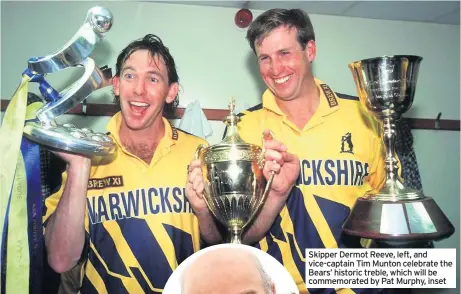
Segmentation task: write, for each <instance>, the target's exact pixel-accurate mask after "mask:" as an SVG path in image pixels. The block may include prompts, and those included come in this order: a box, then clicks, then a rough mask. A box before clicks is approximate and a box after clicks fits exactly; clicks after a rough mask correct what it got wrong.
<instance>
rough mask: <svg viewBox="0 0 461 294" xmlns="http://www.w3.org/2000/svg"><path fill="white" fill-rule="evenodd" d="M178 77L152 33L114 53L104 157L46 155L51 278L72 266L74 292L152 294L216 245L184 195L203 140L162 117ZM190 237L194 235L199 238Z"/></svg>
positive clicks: (207, 223) (209, 225)
mask: <svg viewBox="0 0 461 294" xmlns="http://www.w3.org/2000/svg"><path fill="white" fill-rule="evenodd" d="M178 82H179V78H178V74H177V72H176V66H175V63H174V60H173V57H172V56H171V55H170V53H169V50H168V48H167V47H165V45H164V44H163V43H162V41H161V40H160V38H158V37H157V36H155V35H146V36H145V37H144V38H142V39H139V40H136V41H133V42H132V43H131V44H129V45H128V46H127V47H126V48H125V49H124V50H123V51H122V52H121V53H120V55H119V56H118V58H117V65H116V75H115V77H114V78H113V88H114V94H115V96H116V101H117V102H118V103H119V105H120V109H121V111H120V112H118V113H117V114H115V115H114V116H113V117H112V118H111V120H110V122H109V123H108V130H109V132H110V135H111V136H112V138H113V139H114V141H115V142H116V143H117V147H118V151H117V154H116V155H115V156H114V158H110V159H109V158H91V159H90V158H87V157H84V156H80V155H75V154H70V153H60V152H56V153H57V154H58V155H59V156H60V157H61V158H62V159H63V160H64V161H65V162H66V163H67V169H66V171H65V172H64V173H63V181H62V184H61V187H60V189H59V191H58V192H56V193H54V194H53V195H51V196H50V197H48V198H47V199H46V202H45V205H46V208H47V210H46V214H45V216H44V226H45V242H46V247H47V252H48V261H49V264H50V266H51V267H52V268H53V269H54V270H55V271H56V272H58V273H62V272H66V271H68V270H69V269H71V268H74V266H75V265H77V264H82V267H81V269H82V281H81V290H80V293H161V292H162V290H163V287H164V285H165V283H166V281H167V280H168V278H169V276H170V275H171V273H172V272H173V270H174V269H175V268H176V267H177V266H178V264H180V263H181V262H182V261H183V260H184V259H186V258H187V257H188V256H190V255H192V254H193V253H194V252H196V251H198V250H199V249H200V239H201V237H202V238H203V239H204V240H205V241H206V242H207V243H211V244H213V243H216V242H218V241H219V240H220V236H219V234H217V233H216V228H215V227H214V226H215V224H214V222H213V221H212V217H211V214H210V213H209V212H208V211H206V210H203V211H195V215H194V212H193V211H192V208H191V205H190V204H189V203H188V201H187V200H186V197H185V195H184V193H185V191H184V190H185V187H184V184H185V183H186V173H185V172H181V171H185V170H186V169H187V165H188V163H189V162H190V160H191V158H193V156H194V152H195V150H196V148H197V146H198V145H199V144H206V141H204V140H202V139H200V138H198V137H195V136H192V135H189V134H186V133H185V132H183V131H181V130H179V129H176V128H175V127H174V126H173V125H172V124H170V122H169V121H168V120H167V119H166V118H165V117H163V115H162V114H163V113H165V110H166V108H167V106H168V107H170V109H171V110H173V109H174V107H175V106H176V105H177V99H178V98H177V94H178ZM199 232H200V233H199Z"/></svg>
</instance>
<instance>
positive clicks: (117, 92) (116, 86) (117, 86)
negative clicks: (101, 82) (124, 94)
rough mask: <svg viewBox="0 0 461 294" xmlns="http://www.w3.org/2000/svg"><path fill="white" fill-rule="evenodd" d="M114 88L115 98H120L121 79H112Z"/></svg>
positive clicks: (116, 77)
mask: <svg viewBox="0 0 461 294" xmlns="http://www.w3.org/2000/svg"><path fill="white" fill-rule="evenodd" d="M112 87H114V94H115V96H120V77H118V76H115V77H113V78H112Z"/></svg>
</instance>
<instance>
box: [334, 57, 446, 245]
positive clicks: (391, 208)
mask: <svg viewBox="0 0 461 294" xmlns="http://www.w3.org/2000/svg"><path fill="white" fill-rule="evenodd" d="M421 60H422V58H421V57H419V56H412V55H396V56H383V57H377V58H370V59H364V60H360V61H356V62H352V63H350V64H349V68H350V70H351V72H352V75H353V78H354V82H355V84H356V88H357V92H358V95H359V98H360V102H361V104H362V106H363V107H364V108H365V110H367V111H368V112H369V113H370V114H371V115H372V116H373V117H374V118H375V119H376V120H377V121H378V122H380V123H381V124H382V140H383V142H384V147H385V153H386V158H385V172H386V180H385V183H384V186H383V187H382V189H381V190H380V191H378V192H376V193H368V194H367V195H365V196H364V197H361V198H359V199H358V200H357V201H356V203H355V205H354V207H353V208H352V211H351V213H350V216H349V218H348V219H347V220H346V222H345V224H344V226H343V231H344V232H345V233H346V234H349V235H354V236H359V237H362V238H368V239H375V240H382V241H386V242H391V243H392V242H396V243H406V242H413V241H437V240H441V239H444V238H448V237H449V236H451V235H452V234H453V233H454V227H453V225H452V224H451V222H450V221H449V220H448V218H447V217H446V216H445V214H444V213H443V212H442V210H441V209H440V208H439V206H438V205H437V204H436V203H435V201H434V200H433V199H432V198H430V197H426V196H424V195H423V193H422V192H421V191H416V190H414V189H412V188H409V187H406V186H405V185H404V183H403V182H402V181H401V180H400V178H399V176H398V160H397V159H396V156H395V154H396V153H395V138H396V137H395V136H396V135H395V134H396V126H395V124H396V122H397V121H398V120H399V119H400V118H401V116H402V114H404V113H405V112H406V111H408V109H410V107H411V105H412V104H413V99H414V95H415V90H416V82H417V78H418V71H419V66H420V63H421Z"/></svg>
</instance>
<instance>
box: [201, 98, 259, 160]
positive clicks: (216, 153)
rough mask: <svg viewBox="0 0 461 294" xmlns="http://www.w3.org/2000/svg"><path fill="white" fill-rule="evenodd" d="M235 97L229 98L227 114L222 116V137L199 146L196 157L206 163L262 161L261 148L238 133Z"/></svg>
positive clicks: (238, 119)
mask: <svg viewBox="0 0 461 294" xmlns="http://www.w3.org/2000/svg"><path fill="white" fill-rule="evenodd" d="M234 111H235V99H234V98H233V97H231V98H230V99H229V115H228V116H226V117H225V118H224V123H225V124H226V125H227V128H226V134H225V136H224V139H223V140H222V141H221V142H219V143H217V144H215V145H212V146H209V147H206V148H200V147H199V149H200V150H199V151H198V152H196V158H201V159H202V160H203V161H204V162H206V163H216V162H223V161H229V160H233V161H235V160H245V161H253V162H255V163H258V164H259V163H260V162H263V159H264V156H263V155H262V154H263V153H262V148H261V147H259V146H257V145H254V144H250V143H247V142H245V141H244V140H243V139H242V138H241V137H240V135H239V131H238V123H239V122H240V117H239V116H238V115H236V114H235V113H234Z"/></svg>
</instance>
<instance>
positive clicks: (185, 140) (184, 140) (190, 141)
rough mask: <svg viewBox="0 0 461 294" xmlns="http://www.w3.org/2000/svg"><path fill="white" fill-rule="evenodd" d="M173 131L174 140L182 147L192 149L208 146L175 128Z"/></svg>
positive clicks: (204, 141) (199, 139)
mask: <svg viewBox="0 0 461 294" xmlns="http://www.w3.org/2000/svg"><path fill="white" fill-rule="evenodd" d="M175 130H176V132H177V137H176V140H177V141H178V142H179V143H180V144H182V145H192V146H194V148H195V147H196V146H198V145H200V144H204V145H208V142H207V141H206V140H205V139H203V138H200V137H199V136H195V135H193V134H191V133H189V132H186V131H184V130H182V129H179V128H175ZM173 136H174V134H173Z"/></svg>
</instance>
